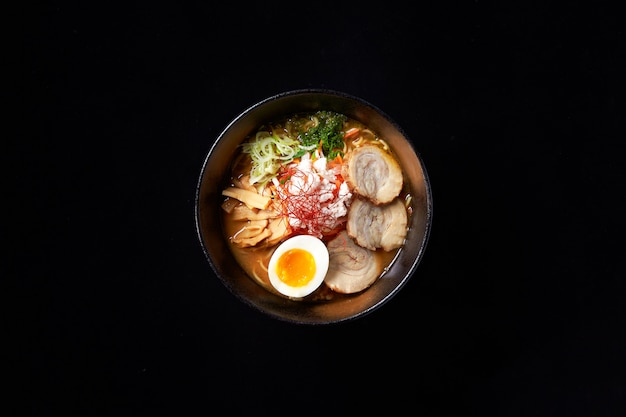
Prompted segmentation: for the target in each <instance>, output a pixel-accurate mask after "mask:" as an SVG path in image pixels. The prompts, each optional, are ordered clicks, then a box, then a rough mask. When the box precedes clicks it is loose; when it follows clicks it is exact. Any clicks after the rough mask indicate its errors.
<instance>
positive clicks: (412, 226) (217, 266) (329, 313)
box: [195, 90, 432, 324]
mask: <svg viewBox="0 0 626 417" xmlns="http://www.w3.org/2000/svg"><path fill="white" fill-rule="evenodd" d="M316 110H332V111H336V112H339V113H343V114H345V115H347V116H349V117H351V118H353V119H356V120H358V121H360V122H362V123H364V124H366V125H367V126H369V127H370V128H371V129H373V130H374V131H376V132H377V133H378V134H379V135H380V136H381V137H383V138H384V139H385V140H386V141H387V143H388V144H389V145H390V146H391V148H392V149H393V150H394V151H395V154H396V156H397V157H398V159H399V162H400V164H401V166H402V167H403V170H404V176H405V181H407V182H408V185H409V190H410V193H411V194H412V196H413V203H412V204H413V214H412V215H411V216H410V218H409V231H408V235H407V238H406V243H405V245H404V247H403V248H402V249H401V250H400V252H399V254H398V256H397V258H396V259H395V261H394V262H393V264H392V265H391V267H390V268H389V270H388V271H387V272H386V273H385V274H384V275H383V276H382V277H381V278H380V279H378V280H377V281H376V282H375V283H374V284H373V285H372V286H371V287H370V288H368V289H367V290H365V291H363V292H361V293H358V294H354V295H352V296H349V297H340V298H339V299H337V300H335V299H333V300H331V301H328V302H319V303H303V302H301V301H293V300H289V299H285V298H282V297H279V296H277V295H275V294H272V293H270V292H269V291H267V290H266V289H264V288H262V287H261V286H260V285H259V284H257V283H256V282H255V281H253V280H252V279H251V278H249V277H248V276H247V275H246V273H245V272H244V271H243V269H242V268H241V267H240V266H239V265H238V263H237V262H236V261H235V259H234V257H233V255H232V253H231V252H230V249H229V248H228V244H229V243H228V242H227V241H226V240H225V239H224V237H223V234H222V232H221V228H222V226H221V221H220V213H219V210H221V208H220V204H221V202H222V201H223V197H222V195H221V192H222V190H223V187H224V184H225V173H226V172H228V170H229V167H230V161H231V160H232V159H233V158H234V156H235V155H236V153H237V151H238V149H237V148H238V146H239V145H240V144H241V142H242V141H243V140H244V138H246V136H248V135H250V134H251V133H253V132H254V131H255V130H256V129H257V128H258V127H259V125H261V124H262V123H264V122H267V121H271V120H276V119H278V118H280V117H281V116H288V115H291V114H294V113H298V112H309V111H316ZM195 210H196V228H197V232H198V237H199V239H200V243H201V245H202V248H203V250H204V253H205V255H206V257H207V259H208V261H209V263H210V265H211V267H212V269H213V270H214V272H215V274H216V275H217V276H218V277H219V278H220V279H221V280H222V281H223V283H224V285H225V286H226V287H227V288H228V289H229V290H230V291H231V292H232V293H233V294H234V295H236V296H237V297H238V298H239V299H240V300H241V301H243V302H244V303H246V304H248V305H249V306H251V307H253V308H255V309H257V310H259V311H261V312H263V313H265V314H267V315H269V316H271V317H274V318H276V319H280V320H284V321H289V322H293V323H302V324H328V323H336V322H341V321H346V320H352V319H355V318H357V317H361V316H363V315H365V314H368V313H369V312H371V311H373V310H374V309H376V308H378V307H379V306H381V305H382V304H384V303H385V302H386V301H387V300H389V299H390V298H391V297H393V296H394V295H395V294H396V293H397V292H398V291H399V290H400V289H401V288H402V287H403V286H404V284H405V283H406V282H407V280H409V279H410V278H411V276H412V275H413V273H414V271H415V269H416V267H417V265H418V264H419V262H420V260H421V258H422V256H423V253H424V249H425V246H426V243H427V241H428V235H429V231H430V224H431V218H432V197H431V190H430V184H429V181H428V176H427V174H426V169H425V167H424V164H423V162H422V160H421V158H420V157H419V154H418V153H417V152H416V151H415V149H414V147H413V145H412V143H411V141H410V140H409V139H408V138H407V136H406V135H405V133H404V132H403V131H402V129H401V128H400V127H399V126H397V125H396V123H395V122H393V121H392V120H391V119H390V118H389V117H388V116H387V115H386V114H385V113H383V112H382V111H381V110H379V109H377V108H376V107H374V106H373V105H371V104H369V103H368V102H366V101H364V100H362V99H360V98H357V97H353V96H350V95H347V94H344V93H340V92H336V91H329V90H296V91H290V92H286V93H282V94H279V95H276V96H273V97H270V98H267V99H265V100H263V101H261V102H259V103H257V104H255V105H253V106H251V107H250V108H248V109H247V110H245V111H244V112H242V113H241V114H240V115H239V116H238V117H237V118H235V119H234V120H233V121H232V122H231V123H230V124H229V125H228V126H227V127H226V128H225V129H224V130H223V131H222V133H221V134H220V135H219V137H218V138H217V140H216V141H215V143H214V144H213V145H212V147H211V149H210V150H209V153H208V154H207V156H206V158H205V161H204V164H203V167H202V170H201V173H200V178H199V181H198V186H197V190H196V205H195Z"/></svg>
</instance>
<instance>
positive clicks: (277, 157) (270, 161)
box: [242, 131, 315, 188]
mask: <svg viewBox="0 0 626 417" xmlns="http://www.w3.org/2000/svg"><path fill="white" fill-rule="evenodd" d="M314 148H315V145H312V146H309V147H305V146H302V144H301V143H300V141H299V140H298V139H295V138H292V137H289V136H288V135H279V134H277V133H276V132H267V131H259V132H257V134H256V136H255V137H254V139H253V140H251V141H249V142H246V143H244V144H243V145H242V150H243V152H245V153H247V154H249V155H250V158H252V169H251V170H250V184H257V186H258V187H260V188H262V187H264V186H265V184H267V182H268V181H270V180H271V179H272V178H274V177H275V176H276V174H277V173H278V170H279V169H280V167H281V165H284V164H286V163H289V162H290V161H292V160H293V159H294V158H295V157H296V155H297V153H298V152H299V151H300V150H302V149H304V150H307V151H309V150H312V149H314Z"/></svg>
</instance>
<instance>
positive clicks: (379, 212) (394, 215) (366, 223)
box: [346, 198, 408, 251]
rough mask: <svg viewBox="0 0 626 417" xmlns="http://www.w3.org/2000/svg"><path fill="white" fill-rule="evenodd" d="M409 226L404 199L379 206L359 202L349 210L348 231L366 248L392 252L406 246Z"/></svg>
mask: <svg viewBox="0 0 626 417" xmlns="http://www.w3.org/2000/svg"><path fill="white" fill-rule="evenodd" d="M407 225H408V214H407V211H406V208H405V207H404V203H403V202H402V200H401V199H399V198H396V199H394V200H393V201H392V202H391V203H389V204H382V205H376V204H374V203H372V202H371V201H370V200H366V199H363V198H357V199H355V200H354V201H353V202H352V205H351V206H350V211H349V212H348V222H347V224H346V230H347V231H348V234H349V235H350V237H352V238H354V239H355V240H356V243H358V244H359V245H361V246H363V247H364V248H367V249H370V250H376V249H377V248H382V249H383V250H385V251H390V250H392V249H396V248H399V247H400V246H402V245H403V244H404V239H405V238H406V234H407V232H408V228H407Z"/></svg>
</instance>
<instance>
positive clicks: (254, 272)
mask: <svg viewBox="0 0 626 417" xmlns="http://www.w3.org/2000/svg"><path fill="white" fill-rule="evenodd" d="M306 116H308V114H301V115H294V116H293V117H292V118H290V119H286V120H282V121H277V122H275V123H272V126H274V127H276V126H278V127H285V129H286V130H289V121H290V120H293V119H295V118H297V117H306ZM353 127H356V128H359V129H361V130H362V131H363V130H365V131H367V132H370V133H369V134H365V135H364V136H365V138H364V140H366V141H377V142H379V143H383V142H381V141H380V139H379V138H378V137H377V136H376V134H375V133H374V132H371V131H369V129H367V127H366V126H365V125H364V124H362V123H360V122H358V121H356V120H353V119H350V118H348V119H347V121H346V122H345V123H344V131H348V130H349V129H350V128H353ZM262 128H264V127H263V126H262V127H260V128H259V130H260V129H262ZM249 139H250V138H249V137H248V138H245V141H247V140H249ZM346 142H347V147H346V152H348V151H349V150H350V149H351V148H352V147H353V145H352V141H351V140H347V141H346ZM384 146H386V144H385V145H384ZM389 151H390V152H391V153H392V155H393V150H391V149H390V150H389ZM251 166H252V162H251V159H250V157H249V156H248V155H246V154H243V153H242V154H241V155H239V156H238V157H237V158H235V159H234V161H233V163H232V164H231V172H230V173H229V176H228V178H227V180H226V181H227V184H226V185H227V186H232V185H233V184H234V183H235V182H236V180H237V179H238V178H241V177H242V176H245V175H247V174H248V173H249V172H250V168H251ZM407 189H408V187H407V184H406V182H405V184H404V186H403V190H402V191H401V193H400V195H399V197H398V198H402V199H404V200H405V201H409V200H410V199H409V198H407V197H408V190H407ZM239 204H243V203H239ZM407 211H408V215H409V217H410V215H411V208H410V206H409V207H408V208H407ZM221 213H222V217H221V223H222V232H223V235H224V238H225V239H226V240H227V241H228V242H229V248H230V250H231V252H232V254H233V256H234V257H235V260H236V261H237V262H238V263H239V265H240V266H241V267H242V268H243V270H244V271H245V272H246V274H247V275H248V276H249V277H250V278H252V279H253V280H254V281H256V282H257V283H258V284H259V285H261V286H262V287H263V288H265V289H266V290H268V291H270V292H272V293H274V294H276V295H278V296H281V297H284V296H283V295H282V294H280V293H279V292H278V291H277V290H275V289H274V287H273V286H272V285H271V284H270V281H269V275H268V272H267V267H268V264H269V260H270V257H271V255H272V253H273V252H274V249H275V248H276V247H277V246H278V244H274V245H268V244H267V243H266V242H265V241H261V242H260V243H259V244H257V245H256V246H253V247H245V248H242V247H239V246H237V245H236V244H234V243H232V237H233V235H235V233H237V231H238V230H240V229H241V227H242V224H244V223H242V221H241V220H233V219H232V218H231V216H229V214H228V213H227V212H226V211H224V210H221ZM333 237H334V234H333V235H328V236H324V237H323V238H322V240H323V241H325V242H328V241H329V240H331V239H332V238H333ZM401 250H402V248H398V249H395V250H391V251H388V252H386V251H384V250H382V249H378V250H377V251H375V252H374V256H375V258H376V260H377V261H378V264H379V265H381V269H380V271H379V277H380V276H382V275H383V274H384V273H385V271H386V270H387V269H388V268H389V267H390V265H391V263H392V262H393V260H394V259H395V257H396V256H397V254H398V252H399V251H401ZM365 291H366V290H365ZM346 296H350V294H347V295H346V294H339V293H336V292H334V291H332V290H331V289H330V288H328V287H327V286H326V285H324V284H323V285H322V286H321V287H320V288H319V289H318V290H316V291H315V292H313V294H311V295H309V296H307V297H305V298H304V299H303V300H304V301H315V302H317V301H328V300H331V299H334V298H337V297H346Z"/></svg>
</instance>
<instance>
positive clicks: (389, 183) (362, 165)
mask: <svg viewBox="0 0 626 417" xmlns="http://www.w3.org/2000/svg"><path fill="white" fill-rule="evenodd" d="M341 173H342V176H343V177H344V179H345V180H346V182H347V183H348V186H349V187H350V189H351V190H352V191H353V192H355V193H356V194H359V195H362V196H363V197H367V198H369V199H370V200H372V202H374V204H385V203H389V202H391V200H393V199H394V198H396V197H397V196H398V195H399V194H400V191H401V190H402V183H403V179H402V170H401V169H400V164H399V163H398V161H396V160H395V158H394V157H393V156H392V155H391V154H390V153H389V152H387V151H385V150H384V149H382V148H380V147H379V146H376V145H363V146H360V147H358V148H355V149H354V150H352V151H350V152H348V153H347V154H346V157H345V160H344V164H343V165H342V172H341Z"/></svg>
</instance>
